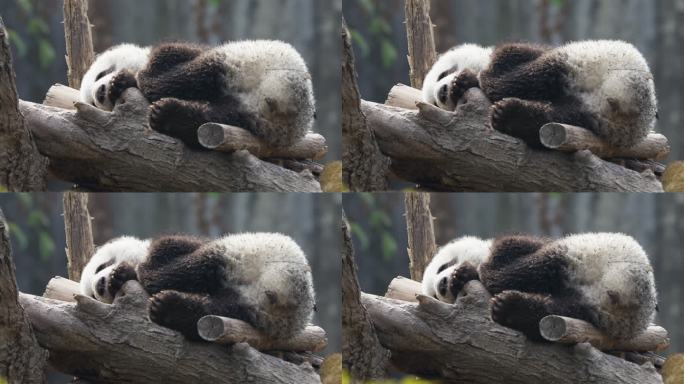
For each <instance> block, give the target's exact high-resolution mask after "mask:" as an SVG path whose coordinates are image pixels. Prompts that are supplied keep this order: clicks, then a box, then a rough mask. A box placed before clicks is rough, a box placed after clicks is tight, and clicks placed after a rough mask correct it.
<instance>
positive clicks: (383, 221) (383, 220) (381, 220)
mask: <svg viewBox="0 0 684 384" xmlns="http://www.w3.org/2000/svg"><path fill="white" fill-rule="evenodd" d="M369 222H370V225H371V227H373V228H385V227H389V226H390V225H391V224H392V219H390V217H389V215H387V213H386V212H385V211H380V210H376V211H373V212H371V214H370V218H369Z"/></svg>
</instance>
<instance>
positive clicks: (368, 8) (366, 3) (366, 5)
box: [358, 0, 375, 14]
mask: <svg viewBox="0 0 684 384" xmlns="http://www.w3.org/2000/svg"><path fill="white" fill-rule="evenodd" d="M358 1H359V5H360V6H361V8H362V9H363V10H364V11H365V12H366V13H370V14H373V13H375V2H374V1H373V0H358Z"/></svg>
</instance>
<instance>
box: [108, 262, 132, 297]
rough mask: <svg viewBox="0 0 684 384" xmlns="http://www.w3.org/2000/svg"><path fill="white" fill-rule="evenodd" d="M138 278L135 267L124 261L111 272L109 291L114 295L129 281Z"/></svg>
mask: <svg viewBox="0 0 684 384" xmlns="http://www.w3.org/2000/svg"><path fill="white" fill-rule="evenodd" d="M137 279H138V275H137V274H136V273H135V268H133V266H132V265H130V264H128V263H126V262H123V263H121V264H119V265H118V266H117V267H116V268H114V269H112V271H111V272H110V273H109V282H108V283H107V291H108V292H109V294H110V295H112V297H114V296H116V294H117V292H119V290H120V289H121V287H123V285H124V284H125V283H126V282H127V281H129V280H137Z"/></svg>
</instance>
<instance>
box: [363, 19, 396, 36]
mask: <svg viewBox="0 0 684 384" xmlns="http://www.w3.org/2000/svg"><path fill="white" fill-rule="evenodd" d="M368 30H369V31H370V32H371V33H372V34H374V35H390V34H391V33H392V27H391V26H390V25H389V23H388V22H387V21H386V20H385V19H381V18H379V17H376V18H374V19H373V20H371V22H370V25H369V26H368Z"/></svg>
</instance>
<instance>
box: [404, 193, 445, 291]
mask: <svg viewBox="0 0 684 384" xmlns="http://www.w3.org/2000/svg"><path fill="white" fill-rule="evenodd" d="M404 204H405V207H406V231H407V232H408V249H407V251H408V257H409V271H410V272H411V279H413V280H416V281H422V280H423V272H424V271H425V268H426V267H427V265H428V264H429V263H430V260H432V257H433V256H434V255H435V253H437V245H436V244H435V228H434V224H433V220H434V218H433V217H432V213H431V212H430V194H428V193H424V192H423V193H419V192H408V193H406V195H405V197H404Z"/></svg>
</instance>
